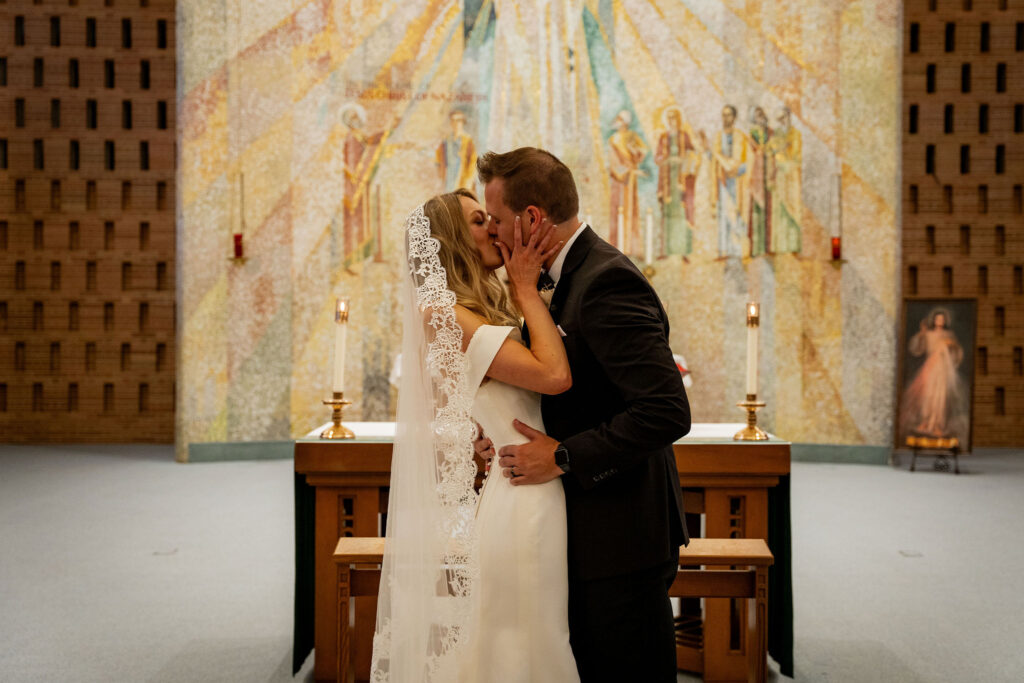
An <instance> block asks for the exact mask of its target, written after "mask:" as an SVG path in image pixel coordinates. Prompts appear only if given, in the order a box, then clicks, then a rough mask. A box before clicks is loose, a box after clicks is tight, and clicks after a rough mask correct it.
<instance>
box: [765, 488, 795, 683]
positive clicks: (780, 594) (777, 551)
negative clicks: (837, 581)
mask: <svg viewBox="0 0 1024 683" xmlns="http://www.w3.org/2000/svg"><path fill="white" fill-rule="evenodd" d="M789 476H790V475H788V474H786V475H783V476H781V477H779V485H778V486H773V487H772V488H770V489H768V549H769V550H771V551H772V555H774V556H775V563H774V564H773V565H772V566H771V567H769V568H768V653H769V654H770V655H771V656H772V658H773V659H775V661H776V662H778V664H779V671H780V672H781V673H782V675H783V676H789V677H790V678H793V559H792V555H793V537H792V531H791V527H790V509H789Z"/></svg>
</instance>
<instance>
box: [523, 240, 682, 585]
mask: <svg viewBox="0 0 1024 683" xmlns="http://www.w3.org/2000/svg"><path fill="white" fill-rule="evenodd" d="M550 310H551V316H552V317H553V318H554V320H555V323H556V324H558V325H560V326H561V328H562V330H563V332H564V334H565V336H564V337H563V339H562V341H563V342H564V343H565V350H566V353H567V355H568V357H569V367H570V368H571V370H572V388H571V389H569V390H568V391H566V392H565V393H563V394H559V395H557V396H544V397H543V400H542V403H541V407H542V410H543V415H544V426H545V428H546V430H547V433H548V434H549V435H550V436H552V437H553V438H555V439H558V440H559V441H561V442H562V443H564V444H565V446H566V448H568V450H569V461H570V468H571V469H570V472H569V473H568V474H566V475H563V477H562V482H563V484H564V486H565V502H566V512H567V517H568V529H569V575H570V577H572V578H574V579H584V580H587V579H595V578H603V577H609V576H615V575H619V574H626V573H630V572H633V571H637V570H641V569H645V568H649V567H653V566H655V565H658V564H661V563H663V562H667V561H669V560H671V559H673V558H676V557H678V553H679V546H680V545H685V544H687V543H688V542H689V537H688V536H687V533H686V522H685V519H684V517H683V498H682V492H681V490H680V488H679V473H678V471H677V470H676V464H675V456H674V455H673V452H672V442H674V441H675V440H676V439H678V438H680V437H682V436H684V435H685V434H687V433H688V432H689V431H690V405H689V402H688V401H687V399H686V391H685V389H684V388H683V381H682V376H681V374H680V372H679V369H678V368H677V367H676V364H675V361H674V360H673V358H672V352H671V350H670V348H669V343H668V333H669V326H668V316H667V315H666V314H665V309H664V308H663V307H662V306H661V302H660V301H659V299H658V296H657V295H656V294H655V292H654V289H653V288H652V287H651V285H650V283H649V282H648V281H647V278H645V277H644V276H643V274H642V273H640V271H639V270H637V268H636V266H634V265H633V263H632V261H630V260H629V259H628V258H627V257H626V256H624V255H623V254H622V252H620V251H619V250H618V249H616V248H615V247H613V246H612V245H610V244H608V243H607V242H605V241H604V240H602V239H601V238H600V237H598V236H597V234H596V233H595V232H594V231H593V230H591V229H590V228H589V227H586V228H584V229H583V232H582V233H581V234H580V236H579V237H578V238H577V239H576V241H575V242H573V244H572V245H571V247H570V250H569V253H568V254H567V255H566V258H565V261H564V263H563V267H562V272H561V274H560V277H559V281H558V285H557V287H556V288H555V292H554V296H553V297H552V300H551V306H550Z"/></svg>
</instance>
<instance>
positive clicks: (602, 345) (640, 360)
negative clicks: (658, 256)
mask: <svg viewBox="0 0 1024 683" xmlns="http://www.w3.org/2000/svg"><path fill="white" fill-rule="evenodd" d="M641 277H642V276H640V275H639V274H637V273H635V272H633V271H632V270H629V269H626V268H613V269H609V270H608V271H606V272H604V273H602V274H601V275H600V276H598V277H597V278H595V279H594V281H593V282H591V284H590V286H589V287H588V289H587V291H586V293H585V294H584V297H583V303H582V310H581V311H580V321H581V323H580V325H581V332H582V334H583V339H584V340H585V342H586V344H587V346H588V347H589V348H590V350H591V352H592V353H593V355H594V357H595V359H596V360H597V362H598V364H599V365H600V367H601V368H602V369H603V371H604V372H605V374H606V375H607V377H608V379H609V380H610V381H611V383H612V384H613V385H614V386H615V387H616V389H617V390H618V391H619V394H620V395H621V397H622V399H623V402H624V403H625V409H624V410H623V411H621V412H619V413H617V414H615V415H613V416H612V417H611V418H610V419H609V420H607V421H605V422H603V423H602V424H601V425H599V426H597V427H595V428H593V429H588V430H586V431H584V432H580V433H579V434H575V435H573V436H571V437H568V438H567V439H565V440H564V441H563V443H564V444H565V446H566V448H567V449H568V450H569V458H570V464H571V470H570V476H574V477H576V478H577V480H578V481H579V483H580V485H581V486H583V488H592V487H594V486H596V485H597V484H598V483H599V482H603V481H607V480H610V479H614V477H615V475H616V474H619V473H620V472H623V471H625V470H627V469H629V468H631V467H632V466H634V465H636V464H637V463H639V462H641V461H642V460H643V459H645V458H647V457H649V456H650V455H651V454H652V452H656V451H657V450H658V449H661V448H664V447H665V446H667V445H669V444H671V443H672V442H674V441H675V440H676V439H678V438H680V437H682V436H684V435H686V434H687V433H688V432H689V431H690V404H689V402H688V401H687V399H686V390H685V389H684V388H683V379H682V375H681V374H680V373H679V369H678V368H677V367H676V364H675V361H674V360H673V358H672V351H671V348H670V347H669V343H668V325H667V323H666V321H664V320H663V319H662V311H661V307H660V305H659V304H658V301H657V299H656V295H655V293H654V291H653V290H652V289H651V287H650V285H649V284H648V283H647V282H646V281H645V280H642V279H641Z"/></svg>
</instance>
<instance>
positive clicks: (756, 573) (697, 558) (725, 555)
mask: <svg viewBox="0 0 1024 683" xmlns="http://www.w3.org/2000/svg"><path fill="white" fill-rule="evenodd" d="M383 554H384V539H383V538H353V537H342V538H339V539H338V545H337V546H336V547H335V549H334V562H335V564H336V565H337V568H338V647H337V652H338V658H337V662H336V668H335V671H336V679H335V680H337V681H341V682H343V683H348V680H349V674H350V671H349V668H350V661H349V658H350V648H351V641H350V634H349V605H350V602H351V600H352V598H354V597H360V596H364V595H376V594H377V590H378V588H379V587H380V563H381V558H382V557H383ZM773 561H774V558H773V557H772V553H771V551H770V550H768V544H767V543H765V542H764V540H763V539H760V538H694V539H691V540H690V545H689V546H687V547H685V548H680V549H679V565H680V569H679V573H678V574H677V575H676V580H675V582H674V583H673V584H672V588H671V589H670V590H669V595H671V596H672V597H675V598H748V599H750V600H752V601H753V603H754V604H753V606H752V607H753V608H752V609H751V610H750V613H751V614H752V615H753V617H754V618H753V620H752V622H751V623H749V624H748V625H747V634H746V649H747V662H748V672H747V679H748V680H749V681H754V682H755V683H762V682H763V681H765V680H766V677H767V659H766V658H767V656H768V567H770V566H771V565H772V562H773ZM360 627H363V625H362V624H361V625H360ZM372 627H373V625H372V624H371V625H370V628H372Z"/></svg>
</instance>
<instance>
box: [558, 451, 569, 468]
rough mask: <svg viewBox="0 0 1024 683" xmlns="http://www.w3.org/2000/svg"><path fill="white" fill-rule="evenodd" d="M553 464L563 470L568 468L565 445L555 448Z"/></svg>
mask: <svg viewBox="0 0 1024 683" xmlns="http://www.w3.org/2000/svg"><path fill="white" fill-rule="evenodd" d="M555 464H556V465H558V466H559V467H560V468H562V471H563V472H567V471H568V470H569V451H568V449H566V447H565V446H559V447H558V448H556V449H555Z"/></svg>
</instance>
